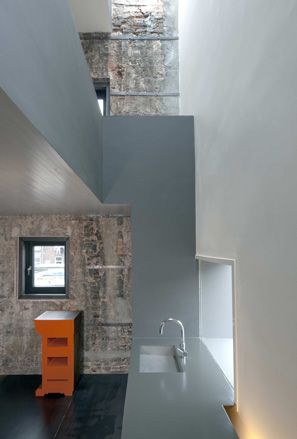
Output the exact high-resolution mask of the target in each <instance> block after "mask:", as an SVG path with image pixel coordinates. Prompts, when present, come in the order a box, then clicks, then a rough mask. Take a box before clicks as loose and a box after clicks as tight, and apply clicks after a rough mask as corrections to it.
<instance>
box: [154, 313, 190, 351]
mask: <svg viewBox="0 0 297 439" xmlns="http://www.w3.org/2000/svg"><path fill="white" fill-rule="evenodd" d="M167 322H174V323H176V324H177V325H179V326H180V329H181V337H182V341H181V343H180V345H179V348H176V350H177V351H178V353H179V354H181V356H182V357H186V356H187V355H188V353H187V351H186V341H185V328H184V325H183V324H182V322H181V321H180V320H176V319H173V318H172V317H169V318H168V319H166V320H163V321H162V322H161V325H160V329H159V334H160V335H163V331H164V326H165V324H166V323H167Z"/></svg>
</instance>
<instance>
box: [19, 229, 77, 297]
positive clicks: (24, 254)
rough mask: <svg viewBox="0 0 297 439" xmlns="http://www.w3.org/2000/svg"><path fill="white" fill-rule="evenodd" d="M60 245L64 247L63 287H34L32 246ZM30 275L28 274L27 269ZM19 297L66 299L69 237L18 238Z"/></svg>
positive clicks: (67, 295)
mask: <svg viewBox="0 0 297 439" xmlns="http://www.w3.org/2000/svg"><path fill="white" fill-rule="evenodd" d="M49 245H55V246H61V247H64V248H65V255H64V258H65V259H64V270H65V285H64V287H34V285H33V276H32V273H34V257H33V247H34V246H49ZM29 267H32V268H31V270H30V273H31V275H28V273H27V269H28V268H29ZM18 272H19V287H18V295H19V299H67V298H68V297H69V294H68V291H69V238H65V237H63V238H59V237H29V238H27V237H26V238H23V237H22V238H19V265H18Z"/></svg>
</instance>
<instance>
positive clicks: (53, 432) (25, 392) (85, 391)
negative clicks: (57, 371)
mask: <svg viewBox="0 0 297 439" xmlns="http://www.w3.org/2000/svg"><path fill="white" fill-rule="evenodd" d="M40 380H41V379H40V376H35V375H34V376H32V375H23V376H18V375H17V376H4V377H0V438H1V439H68V438H72V439H73V438H77V439H120V437H121V428H122V419H123V410H124V402H125V394H126V386H127V375H83V376H82V377H81V380H80V382H79V385H78V387H77V389H76V392H75V394H74V396H73V397H61V396H60V395H54V396H51V397H49V396H48V397H44V398H36V397H35V396H34V392H35V389H36V388H37V387H38V385H39V384H40Z"/></svg>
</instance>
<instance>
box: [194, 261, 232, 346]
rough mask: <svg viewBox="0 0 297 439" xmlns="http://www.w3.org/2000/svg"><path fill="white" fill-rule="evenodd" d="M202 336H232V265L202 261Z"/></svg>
mask: <svg viewBox="0 0 297 439" xmlns="http://www.w3.org/2000/svg"><path fill="white" fill-rule="evenodd" d="M199 288H200V302H199V305H200V314H199V315H200V325H199V326H200V328H199V329H200V331H199V335H200V337H206V338H232V337H233V306H232V267H231V266H230V265H225V264H217V263H213V262H206V261H200V263H199Z"/></svg>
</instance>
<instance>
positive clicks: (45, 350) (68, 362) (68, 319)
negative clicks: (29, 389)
mask: <svg viewBox="0 0 297 439" xmlns="http://www.w3.org/2000/svg"><path fill="white" fill-rule="evenodd" d="M34 322H35V328H36V331H37V332H38V334H39V335H41V337H42V384H41V386H40V387H39V388H38V389H37V390H36V392H35V394H36V396H44V395H45V394H47V393H64V395H69V396H70V395H72V394H73V391H74V388H75V384H76V382H77V380H78V378H79V363H80V361H79V360H80V359H79V356H80V355H79V339H80V326H81V313H80V312H73V311H46V312H44V313H43V314H41V315H40V316H38V317H37V318H36V319H35V320H34Z"/></svg>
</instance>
